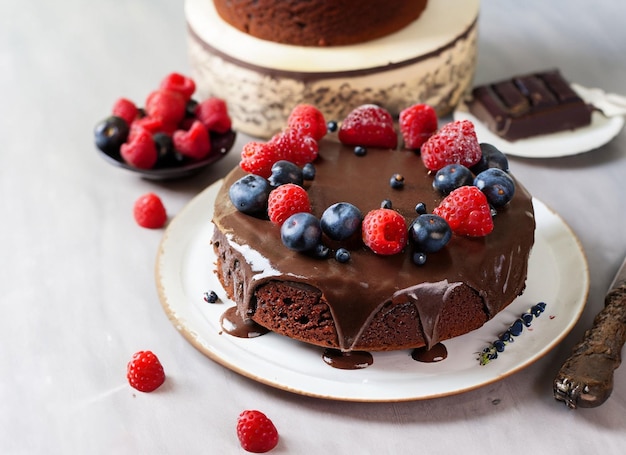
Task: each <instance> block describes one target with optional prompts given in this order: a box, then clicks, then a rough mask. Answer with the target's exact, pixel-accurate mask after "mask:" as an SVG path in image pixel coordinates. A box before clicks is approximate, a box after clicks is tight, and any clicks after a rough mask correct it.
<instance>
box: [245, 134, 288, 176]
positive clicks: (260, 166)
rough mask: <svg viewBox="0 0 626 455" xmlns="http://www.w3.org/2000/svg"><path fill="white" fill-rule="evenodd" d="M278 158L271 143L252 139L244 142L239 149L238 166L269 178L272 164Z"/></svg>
mask: <svg viewBox="0 0 626 455" xmlns="http://www.w3.org/2000/svg"><path fill="white" fill-rule="evenodd" d="M280 159H281V157H280V156H279V155H278V153H277V151H276V148H275V147H274V146H273V145H271V144H268V143H266V142H256V141H252V142H248V143H246V144H245V145H244V146H243V148H242V149H241V161H240V162H239V167H241V169H243V170H244V171H246V172H249V173H250V174H255V175H258V176H261V177H263V178H269V176H270V175H272V166H273V165H274V163H275V162H276V161H279V160H280Z"/></svg>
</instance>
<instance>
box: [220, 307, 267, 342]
mask: <svg viewBox="0 0 626 455" xmlns="http://www.w3.org/2000/svg"><path fill="white" fill-rule="evenodd" d="M220 325H221V326H222V330H223V331H224V332H226V333H228V334H229V335H232V336H234V337H238V338H256V337H258V336H261V335H265V334H266V333H267V332H269V330H267V329H266V328H265V327H262V326H260V325H259V324H257V323H256V322H254V321H251V320H247V321H246V320H244V319H243V318H242V317H241V315H240V314H239V312H238V311H237V307H236V306H233V307H230V308H229V309H227V310H226V311H225V312H224V314H222V317H221V318H220Z"/></svg>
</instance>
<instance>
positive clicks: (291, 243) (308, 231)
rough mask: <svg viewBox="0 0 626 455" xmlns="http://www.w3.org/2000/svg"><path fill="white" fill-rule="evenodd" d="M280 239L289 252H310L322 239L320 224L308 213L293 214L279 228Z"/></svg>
mask: <svg viewBox="0 0 626 455" xmlns="http://www.w3.org/2000/svg"><path fill="white" fill-rule="evenodd" d="M280 238H281V240H282V241H283V244H284V245H285V246H286V247H287V248H289V249H290V250H294V251H299V252H305V251H312V250H313V249H314V248H316V247H317V245H318V244H319V243H320V240H321V239H322V228H321V227H320V222H319V220H318V219H317V218H315V216H314V215H312V214H310V213H308V212H300V213H294V214H293V215H291V216H290V217H289V218H287V219H286V220H285V222H284V223H283V225H282V226H281V227H280Z"/></svg>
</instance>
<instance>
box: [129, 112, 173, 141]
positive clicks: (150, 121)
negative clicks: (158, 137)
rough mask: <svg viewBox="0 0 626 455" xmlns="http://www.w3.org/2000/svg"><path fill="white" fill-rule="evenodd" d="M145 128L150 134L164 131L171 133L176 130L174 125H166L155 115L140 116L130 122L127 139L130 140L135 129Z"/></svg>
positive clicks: (135, 131)
mask: <svg viewBox="0 0 626 455" xmlns="http://www.w3.org/2000/svg"><path fill="white" fill-rule="evenodd" d="M140 130H146V131H148V133H150V134H153V135H154V134H156V133H165V134H168V135H170V136H171V135H172V134H173V133H174V131H176V127H175V126H173V125H166V124H164V123H163V120H161V119H159V118H155V117H142V118H138V119H136V120H135V121H134V122H133V123H131V124H130V132H129V133H128V140H132V139H133V138H134V137H135V134H136V133H137V131H140Z"/></svg>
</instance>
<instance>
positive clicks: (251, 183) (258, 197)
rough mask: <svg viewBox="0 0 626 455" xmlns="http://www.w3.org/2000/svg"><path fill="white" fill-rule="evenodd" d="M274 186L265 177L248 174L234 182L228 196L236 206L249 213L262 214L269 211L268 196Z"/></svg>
mask: <svg viewBox="0 0 626 455" xmlns="http://www.w3.org/2000/svg"><path fill="white" fill-rule="evenodd" d="M270 191H272V186H271V185H270V183H269V182H268V181H267V180H265V179H264V178H263V177H260V176H258V175H255V174H248V175H246V176H244V177H241V178H240V179H239V180H237V181H236V182H235V183H233V184H232V185H231V186H230V188H229V189H228V196H229V197H230V201H231V202H232V203H233V205H234V206H235V208H236V209H237V210H239V211H240V212H243V213H246V214H248V215H260V214H262V213H264V212H266V211H267V198H268V197H269V194H270Z"/></svg>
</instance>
